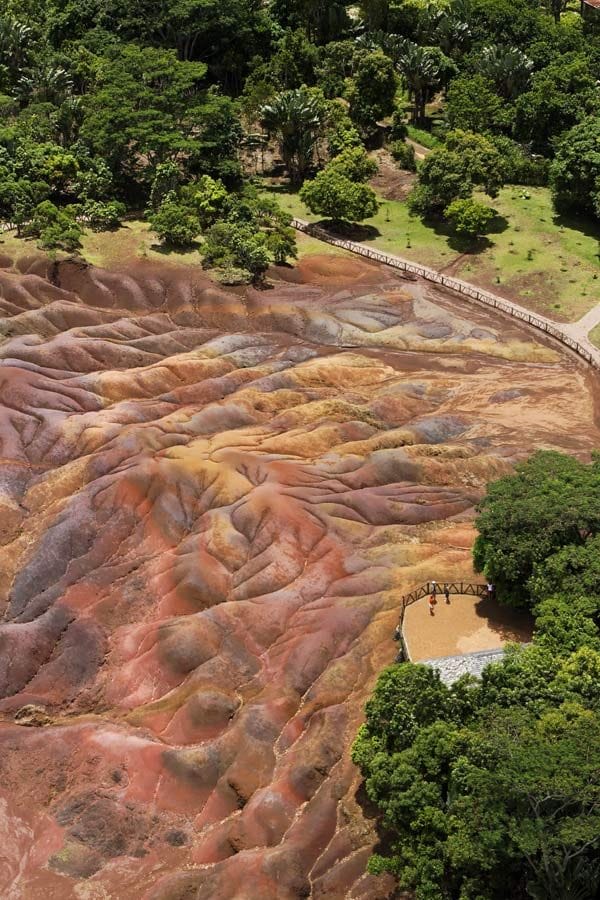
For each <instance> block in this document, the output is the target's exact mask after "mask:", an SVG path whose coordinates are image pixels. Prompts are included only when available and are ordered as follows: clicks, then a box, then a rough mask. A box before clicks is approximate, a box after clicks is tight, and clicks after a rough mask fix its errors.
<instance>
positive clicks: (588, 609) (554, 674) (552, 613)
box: [353, 452, 600, 900]
mask: <svg viewBox="0 0 600 900" xmlns="http://www.w3.org/2000/svg"><path fill="white" fill-rule="evenodd" d="M477 526H478V528H479V537H478V539H477V541H476V544H475V550H474V558H475V565H476V567H478V568H480V569H484V570H485V572H486V575H487V577H488V578H491V579H494V580H495V583H496V589H497V592H498V596H499V599H500V600H502V601H503V602H505V603H509V604H513V605H522V606H527V607H528V608H529V609H531V610H532V612H533V614H534V616H535V622H536V628H535V634H534V640H533V642H532V644H531V645H529V646H526V647H523V646H513V647H512V648H510V649H509V650H508V651H507V652H506V654H505V656H504V659H503V661H502V662H499V663H494V664H493V665H489V666H488V667H487V668H486V669H485V670H484V672H483V676H482V678H481V680H480V681H478V680H477V679H475V678H473V677H472V676H470V675H465V676H463V677H462V678H460V679H459V680H458V681H456V682H455V683H454V684H453V685H452V686H451V687H447V686H446V685H445V684H443V683H442V681H441V680H440V676H439V672H438V671H437V670H435V669H431V668H429V667H427V666H424V665H413V664H412V663H402V664H399V665H395V666H391V667H390V668H388V669H387V670H385V671H384V672H383V673H382V675H381V677H380V678H379V681H378V683H377V686H376V689H375V693H374V695H373V697H372V698H371V699H370V700H369V701H368V703H367V710H366V712H367V721H366V724H365V725H363V726H362V728H361V731H360V734H359V736H358V738H357V740H356V742H355V745H354V751H353V752H354V760H355V762H356V763H357V764H358V765H359V766H360V767H361V769H362V771H363V774H364V775H365V779H366V790H367V793H368V795H369V797H370V799H371V800H372V801H374V802H375V803H376V804H377V807H378V808H379V810H380V811H381V812H382V814H383V816H382V825H383V831H384V834H385V840H384V841H383V842H382V848H385V849H382V850H381V851H380V852H379V853H378V854H376V855H375V856H373V857H372V859H371V862H370V866H371V869H372V871H374V872H382V871H390V872H392V873H393V874H394V875H396V876H397V877H398V879H399V881H400V883H401V884H402V886H404V887H407V888H413V889H415V896H416V898H417V900H504V898H507V897H510V898H512V900H518V898H523V900H525V898H527V897H529V898H535V900H575V898H577V900H596V898H597V897H598V896H599V891H600V459H598V458H596V459H595V460H594V461H593V462H592V463H591V464H590V465H584V464H582V463H580V462H578V461H576V460H574V459H572V458H570V457H566V456H562V455H561V454H559V453H553V452H540V453H538V454H535V455H534V456H532V457H531V458H530V460H529V461H528V462H526V463H523V464H522V465H521V466H519V467H517V470H516V473H515V474H514V475H510V476H507V477H505V478H502V479H500V480H499V481H497V482H495V483H493V484H492V485H490V488H489V491H488V495H487V497H486V498H485V500H484V501H483V503H482V505H481V508H480V516H479V519H478V521H477Z"/></svg>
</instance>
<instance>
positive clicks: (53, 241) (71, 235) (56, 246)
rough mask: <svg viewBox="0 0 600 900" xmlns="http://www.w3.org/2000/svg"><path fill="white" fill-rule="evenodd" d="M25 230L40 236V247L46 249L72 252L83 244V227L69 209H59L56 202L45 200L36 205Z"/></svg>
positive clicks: (26, 232)
mask: <svg viewBox="0 0 600 900" xmlns="http://www.w3.org/2000/svg"><path fill="white" fill-rule="evenodd" d="M23 232H24V233H25V234H28V235H32V236H34V237H38V238H39V245H40V247H43V248H44V249H45V250H67V251H69V252H70V251H73V250H76V249H77V248H78V247H80V246H81V241H80V238H81V235H82V234H83V229H82V228H81V227H80V226H79V225H78V224H77V222H76V221H75V219H74V218H73V216H72V215H71V213H70V212H69V211H68V210H66V209H59V208H58V207H57V206H55V205H54V203H51V202H50V201H49V200H45V201H44V202H43V203H40V204H39V205H38V206H36V208H35V210H34V213H33V216H32V219H31V221H30V222H28V223H27V225H26V226H25V227H24V228H23Z"/></svg>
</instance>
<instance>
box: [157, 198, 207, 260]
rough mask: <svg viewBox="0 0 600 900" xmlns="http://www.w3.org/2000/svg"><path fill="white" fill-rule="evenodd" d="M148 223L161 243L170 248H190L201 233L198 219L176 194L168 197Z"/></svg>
mask: <svg viewBox="0 0 600 900" xmlns="http://www.w3.org/2000/svg"><path fill="white" fill-rule="evenodd" d="M148 221H149V222H150V226H151V228H152V230H153V231H155V232H156V234H157V235H158V237H159V239H160V241H161V243H162V244H165V245H166V246H168V247H189V246H190V244H192V243H193V241H194V238H196V237H197V236H198V232H199V231H200V222H199V221H198V218H197V217H196V216H195V215H194V214H193V212H192V211H191V210H190V209H189V208H187V207H185V206H183V205H182V204H181V203H180V202H179V200H178V199H177V197H176V195H175V194H174V193H170V194H167V195H166V197H165V198H164V199H163V201H162V203H161V204H160V206H159V208H158V209H157V210H156V212H154V213H152V214H151V215H150V216H149V218H148Z"/></svg>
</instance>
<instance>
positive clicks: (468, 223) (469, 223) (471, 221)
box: [444, 197, 495, 238]
mask: <svg viewBox="0 0 600 900" xmlns="http://www.w3.org/2000/svg"><path fill="white" fill-rule="evenodd" d="M444 215H445V217H446V218H447V219H448V221H449V222H450V224H451V226H452V228H453V229H454V231H455V232H456V233H457V234H460V235H464V237H469V238H477V237H480V236H481V235H483V234H485V233H486V231H487V229H488V226H489V224H490V222H491V221H492V219H493V218H494V215H495V213H494V210H493V209H490V207H489V206H486V205H485V204H484V203H478V202H477V200H473V198H472V197H468V198H466V199H464V200H454V201H453V202H452V203H451V204H450V205H449V206H448V207H446V210H445V212H444Z"/></svg>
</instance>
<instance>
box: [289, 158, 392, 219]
mask: <svg viewBox="0 0 600 900" xmlns="http://www.w3.org/2000/svg"><path fill="white" fill-rule="evenodd" d="M300 199H301V200H302V202H303V203H306V205H307V206H308V208H309V209H310V210H311V212H314V213H317V214H318V215H322V216H325V217H326V218H328V219H333V220H334V221H335V222H362V220H363V219H368V218H370V217H371V216H374V215H375V213H376V212H377V209H378V207H379V204H378V202H377V195H376V194H375V191H374V190H373V189H372V188H370V187H369V186H368V185H366V184H357V183H356V182H354V181H351V180H350V179H349V178H345V177H344V176H343V175H341V174H340V173H339V172H335V171H333V172H328V171H327V170H326V169H325V170H323V171H322V172H319V174H318V175H317V177H316V178H315V179H314V180H313V181H307V182H306V184H305V185H304V186H303V187H302V190H301V191H300Z"/></svg>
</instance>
